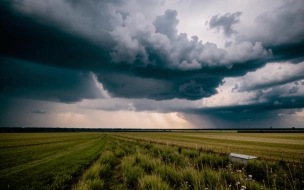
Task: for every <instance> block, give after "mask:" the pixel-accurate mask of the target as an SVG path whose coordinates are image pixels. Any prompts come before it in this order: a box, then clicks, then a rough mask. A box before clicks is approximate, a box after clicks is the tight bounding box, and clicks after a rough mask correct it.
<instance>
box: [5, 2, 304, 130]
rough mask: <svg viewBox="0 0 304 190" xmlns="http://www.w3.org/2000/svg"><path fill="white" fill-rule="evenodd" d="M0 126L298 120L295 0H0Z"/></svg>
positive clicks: (300, 55) (293, 123) (300, 96)
mask: <svg viewBox="0 0 304 190" xmlns="http://www.w3.org/2000/svg"><path fill="white" fill-rule="evenodd" d="M0 12H1V16H0V44H1V45H0V62H1V64H0V85H1V86H0V87H1V88H0V118H1V119H0V126H1V127H24V126H28V127H105V128H116V127H118V128H240V127H242V128H253V127H267V128H268V127H270V126H272V127H304V110H303V108H304V1H302V0H275V1H264V0H252V1H241V0H225V1H223V0H206V1H200V0H178V1H176V0H129V1H125V0H114V1H112V0H87V1H81V0H51V1H49V0H39V1H37V0H0Z"/></svg>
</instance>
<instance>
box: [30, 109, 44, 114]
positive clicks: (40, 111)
mask: <svg viewBox="0 0 304 190" xmlns="http://www.w3.org/2000/svg"><path fill="white" fill-rule="evenodd" d="M32 113H35V114H46V113H47V112H46V111H42V110H33V111H32Z"/></svg>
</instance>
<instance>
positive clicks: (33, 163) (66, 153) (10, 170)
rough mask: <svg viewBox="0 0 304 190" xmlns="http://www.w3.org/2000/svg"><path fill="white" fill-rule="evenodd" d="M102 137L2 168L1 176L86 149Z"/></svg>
mask: <svg viewBox="0 0 304 190" xmlns="http://www.w3.org/2000/svg"><path fill="white" fill-rule="evenodd" d="M100 139H101V136H99V138H97V139H93V140H91V141H89V142H86V143H82V144H79V145H77V146H74V147H73V148H71V149H70V150H67V151H65V150H64V152H60V153H57V154H54V155H52V156H49V157H46V158H43V159H39V160H35V161H32V162H28V163H26V164H22V165H18V166H15V167H11V168H7V169H4V170H1V171H0V177H2V176H9V175H12V174H15V173H18V172H21V171H23V170H27V169H30V168H33V167H35V166H37V165H40V164H44V163H46V162H49V161H51V160H54V159H57V158H59V157H62V156H66V155H69V154H71V153H73V152H75V151H78V150H81V149H84V148H86V147H88V146H90V145H92V144H94V143H95V142H97V141H99V140H100Z"/></svg>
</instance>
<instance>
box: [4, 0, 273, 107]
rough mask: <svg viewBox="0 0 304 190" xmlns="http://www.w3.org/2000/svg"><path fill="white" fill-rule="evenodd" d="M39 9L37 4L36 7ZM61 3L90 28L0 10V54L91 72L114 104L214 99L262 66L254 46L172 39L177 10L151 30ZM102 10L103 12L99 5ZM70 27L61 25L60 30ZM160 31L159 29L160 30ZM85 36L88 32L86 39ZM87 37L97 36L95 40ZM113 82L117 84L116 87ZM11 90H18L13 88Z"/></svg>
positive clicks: (136, 16) (261, 53) (130, 18)
mask: <svg viewBox="0 0 304 190" xmlns="http://www.w3.org/2000/svg"><path fill="white" fill-rule="evenodd" d="M26 2H27V1H26ZM29 2H31V1H29ZM43 2H44V1H41V2H40V3H42V4H39V5H40V6H44V5H43ZM59 2H60V1H59ZM69 3H70V5H69V6H68V8H69V9H68V13H67V14H70V12H71V11H72V12H73V11H74V12H75V14H76V13H77V14H76V15H79V14H80V13H81V14H80V15H85V17H84V18H85V19H84V20H85V21H87V20H89V21H90V22H92V23H91V24H92V25H93V26H94V27H93V28H87V29H84V28H83V27H80V29H79V30H77V31H73V30H69V28H68V27H67V26H65V27H63V26H62V25H63V24H62V23H59V24H58V27H55V26H56V23H57V22H58V21H57V20H56V18H57V17H58V16H57V17H56V15H54V13H51V16H50V18H49V20H48V19H47V18H44V17H45V16H47V15H43V13H41V14H42V16H41V17H42V18H41V19H43V21H44V22H41V21H39V19H38V18H37V17H33V16H32V15H27V14H25V13H24V12H22V11H16V10H18V9H15V8H14V6H9V5H10V4H3V3H2V6H1V13H2V15H3V16H2V17H1V18H0V19H1V23H0V24H1V37H0V40H1V42H2V46H1V49H0V50H1V51H0V54H1V55H2V56H3V57H13V58H17V59H20V60H26V61H29V62H35V63H39V64H46V65H50V66H56V67H61V68H68V69H73V70H75V71H92V72H93V73H95V74H96V76H97V79H98V81H99V82H101V83H102V84H103V85H104V88H105V89H106V90H108V91H109V93H110V94H111V95H112V96H114V97H126V98H132V97H133V98H135V97H136V98H150V99H155V100H165V99H173V98H183V99H189V100H195V99H200V98H203V97H209V96H211V95H213V94H215V93H217V91H216V88H217V87H218V86H219V85H220V84H221V83H222V79H223V78H224V77H226V76H240V75H243V74H245V73H246V72H248V71H249V70H255V69H256V68H258V67H260V66H262V65H263V64H265V59H267V58H268V57H269V55H270V54H269V52H268V51H267V50H265V49H264V48H263V47H262V46H261V44H259V43H255V44H252V43H249V42H244V43H240V44H238V45H237V46H235V47H231V48H230V49H229V50H224V49H221V48H218V47H217V46H216V44H213V43H209V42H208V43H205V44H203V43H202V42H201V41H199V40H198V37H196V36H192V38H191V40H189V39H188V36H187V34H183V33H182V34H180V35H177V30H176V25H177V24H178V20H177V11H174V10H167V11H166V12H165V13H164V14H163V15H161V16H158V17H156V19H155V21H154V24H155V25H153V23H151V22H150V21H148V20H146V19H145V17H144V16H143V15H142V14H140V13H130V14H126V15H125V16H121V15H120V13H119V11H118V12H115V10H112V11H111V10H108V11H107V10H105V8H102V11H101V12H102V13H101V12H100V11H99V12H98V11H96V10H98V9H96V8H95V7H94V6H93V5H94V4H92V3H93V1H92V2H91V1H90V3H89V4H88V5H85V6H81V2H79V1H69ZM105 3H107V2H105ZM13 5H14V4H13ZM101 5H103V4H97V5H96V7H101ZM20 6H22V5H20ZM64 6H67V5H66V4H64ZM105 7H109V6H107V4H105ZM91 9H92V10H93V11H92V13H91V12H90V11H89V10H91ZM54 11H56V10H54ZM82 13H83V14H82ZM58 14H60V13H58ZM61 14H62V13H61ZM100 15H102V16H100ZM95 16H96V17H98V18H99V17H103V16H104V17H106V19H102V18H101V20H100V21H99V22H100V24H101V26H102V27H101V28H98V27H97V29H96V27H95V24H97V21H96V19H95ZM110 16H112V17H113V19H114V20H111V19H110ZM112 17H111V18H112ZM8 18H9V19H8ZM87 18H92V19H87ZM64 19H73V17H67V18H65V17H64ZM64 19H63V20H64ZM74 19H76V20H75V22H76V23H77V22H78V20H82V19H78V17H77V16H75V18H74ZM77 19H78V20H77ZM91 20H92V21H91ZM55 21H57V22H55ZM68 21H70V20H68ZM72 21H74V20H71V22H67V21H66V22H67V23H66V24H67V25H68V24H69V23H72ZM62 22H63V23H64V21H62ZM50 23H51V24H50ZM84 23H86V22H84ZM166 23H168V24H166ZM80 24H82V23H80ZM163 25H166V28H161V26H163ZM84 26H88V27H89V25H86V24H84ZM90 27H92V26H90ZM72 28H73V27H72ZM89 29H90V30H92V31H93V32H92V33H89V34H88V33H87V30H89ZM95 30H96V31H97V32H100V36H98V35H97V34H98V33H97V32H96V31H95ZM94 31H95V32H94ZM96 35H97V37H96ZM92 39H96V40H95V41H94V40H92ZM101 42H102V43H101ZM239 49H245V50H246V51H243V52H246V54H242V53H241V54H240V53H239ZM236 55H237V56H236ZM236 58H237V59H236ZM105 76H107V77H105ZM117 81H120V82H119V86H117V84H118V82H117ZM132 84H136V85H132ZM14 85H16V86H18V84H17V82H16V84H14ZM148 85H151V87H150V88H148V87H147V86H148ZM6 86H10V85H9V84H6ZM80 88H81V87H80ZM33 90H35V89H34V88H33ZM13 94H15V95H17V94H18V93H13ZM21 94H22V93H21ZM33 94H35V93H33ZM28 96H30V93H28ZM57 96H59V95H57ZM33 97H36V96H35V95H33ZM64 97H65V94H63V95H62V97H59V99H60V101H67V102H69V101H71V102H73V101H79V100H81V96H80V97H77V95H76V96H75V98H74V99H72V100H69V98H64ZM86 97H89V98H93V96H89V95H88V94H86V95H85V96H83V98H86ZM57 98H58V97H57Z"/></svg>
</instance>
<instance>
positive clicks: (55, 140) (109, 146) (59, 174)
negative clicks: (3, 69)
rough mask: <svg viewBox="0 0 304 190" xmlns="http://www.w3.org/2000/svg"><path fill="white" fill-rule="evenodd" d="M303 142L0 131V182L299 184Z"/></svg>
mask: <svg viewBox="0 0 304 190" xmlns="http://www.w3.org/2000/svg"><path fill="white" fill-rule="evenodd" d="M303 141H304V135H303V134H239V133H234V132H217V133H214V132H213V133H210V132H195V133H191V132H179V133H176V132H166V133H164V132H161V133H14V134H12V133H10V134H5V133H0V160H1V162H0V189H1V190H2V189H3V190H5V189H71V188H72V189H75V190H76V189H79V190H82V189H151V190H152V189H204V190H206V189H209V190H211V189H245V188H246V189H261V188H263V189H278V190H279V189H294V190H296V189H304V171H303V167H304V162H303V151H304V147H303V146H304V142H303ZM228 152H236V153H245V154H251V155H260V156H263V157H262V158H261V159H260V160H256V161H253V162H250V163H249V164H248V165H247V166H244V165H240V164H237V163H232V164H231V163H229V157H228V154H227V153H228ZM282 155H283V156H284V157H283V158H284V159H283V160H282V159H281V157H282ZM266 157H267V159H265V158H266ZM270 157H271V159H270ZM293 160H294V162H293ZM249 174H251V175H253V179H254V181H249V180H246V178H247V177H248V175H249Z"/></svg>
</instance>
